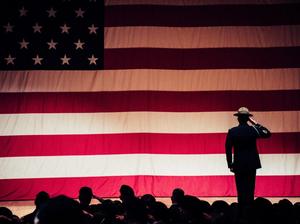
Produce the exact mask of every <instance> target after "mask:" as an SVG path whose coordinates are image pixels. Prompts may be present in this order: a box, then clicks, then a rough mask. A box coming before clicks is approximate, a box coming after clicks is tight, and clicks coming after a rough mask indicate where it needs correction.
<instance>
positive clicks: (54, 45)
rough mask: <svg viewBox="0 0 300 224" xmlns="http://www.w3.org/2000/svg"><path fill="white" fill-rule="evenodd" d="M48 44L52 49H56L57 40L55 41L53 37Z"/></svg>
mask: <svg viewBox="0 0 300 224" xmlns="http://www.w3.org/2000/svg"><path fill="white" fill-rule="evenodd" d="M47 44H48V45H49V48H48V49H49V50H50V49H56V44H57V42H54V41H53V39H51V41H50V42H47Z"/></svg>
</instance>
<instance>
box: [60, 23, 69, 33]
mask: <svg viewBox="0 0 300 224" xmlns="http://www.w3.org/2000/svg"><path fill="white" fill-rule="evenodd" d="M60 29H61V33H69V29H71V27H69V26H67V24H64V25H63V26H60Z"/></svg>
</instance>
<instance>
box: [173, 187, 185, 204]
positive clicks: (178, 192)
mask: <svg viewBox="0 0 300 224" xmlns="http://www.w3.org/2000/svg"><path fill="white" fill-rule="evenodd" d="M183 199H184V191H183V190H182V189H181V188H175V189H174V190H173V192H172V197H171V200H172V203H173V204H180V203H181V202H182V201H183Z"/></svg>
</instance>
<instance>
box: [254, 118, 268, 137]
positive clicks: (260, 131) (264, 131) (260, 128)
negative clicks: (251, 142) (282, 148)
mask: <svg viewBox="0 0 300 224" xmlns="http://www.w3.org/2000/svg"><path fill="white" fill-rule="evenodd" d="M249 121H250V122H251V123H252V124H253V127H254V128H255V130H256V131H257V133H258V136H259V137H260V138H269V137H270V136H271V132H270V131H269V129H267V128H266V127H264V126H262V125H260V124H259V123H257V122H256V121H255V120H254V119H253V118H249Z"/></svg>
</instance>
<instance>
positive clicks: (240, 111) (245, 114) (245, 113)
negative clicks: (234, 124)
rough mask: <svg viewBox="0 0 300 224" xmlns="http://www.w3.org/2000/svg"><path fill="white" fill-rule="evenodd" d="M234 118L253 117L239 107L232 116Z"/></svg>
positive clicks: (245, 109) (246, 110) (244, 108)
mask: <svg viewBox="0 0 300 224" xmlns="http://www.w3.org/2000/svg"><path fill="white" fill-rule="evenodd" d="M234 116H248V117H252V116H253V115H252V114H250V112H249V110H248V108H247V107H241V108H239V109H238V111H237V113H235V114H234Z"/></svg>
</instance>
